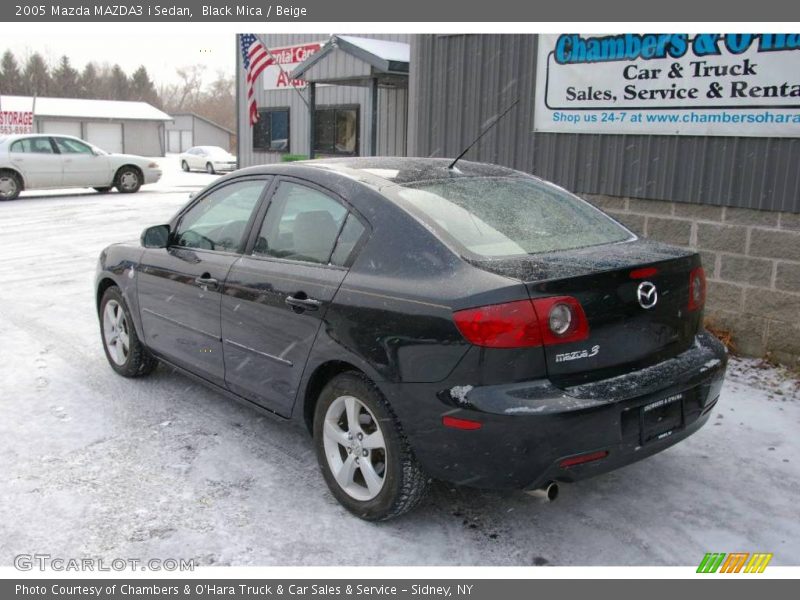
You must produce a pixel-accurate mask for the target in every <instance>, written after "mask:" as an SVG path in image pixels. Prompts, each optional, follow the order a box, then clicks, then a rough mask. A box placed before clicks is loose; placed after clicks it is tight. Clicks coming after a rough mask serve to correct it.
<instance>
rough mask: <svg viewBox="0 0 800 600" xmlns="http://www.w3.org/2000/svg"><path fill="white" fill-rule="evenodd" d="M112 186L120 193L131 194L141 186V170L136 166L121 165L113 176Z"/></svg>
mask: <svg viewBox="0 0 800 600" xmlns="http://www.w3.org/2000/svg"><path fill="white" fill-rule="evenodd" d="M114 187H116V188H117V191H118V192H119V193H120V194H133V193H134V192H138V191H139V188H140V187H142V172H141V171H139V169H137V168H136V167H122V168H121V169H120V170H119V171H117V176H116V177H115V178H114Z"/></svg>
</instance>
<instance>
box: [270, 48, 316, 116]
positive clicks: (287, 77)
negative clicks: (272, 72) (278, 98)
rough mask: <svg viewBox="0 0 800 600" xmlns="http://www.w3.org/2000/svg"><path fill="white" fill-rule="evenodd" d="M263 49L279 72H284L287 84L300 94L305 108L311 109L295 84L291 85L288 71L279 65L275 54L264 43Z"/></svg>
mask: <svg viewBox="0 0 800 600" xmlns="http://www.w3.org/2000/svg"><path fill="white" fill-rule="evenodd" d="M264 50H266V51H267V55H268V56H269V57H270V58H271V59H272V60H273V61H274V62H275V64H276V65H278V68H279V69H280V70H281V73H283V74H284V76H285V77H286V80H287V81H288V82H289V85H290V86H291V87H292V89H293V90H294V91H295V92H297V95H298V96H300V100H302V101H303V104H305V105H306V108H307V109H309V110H311V106H310V105H309V104H308V101H307V100H306V99H305V98H303V94H301V93H300V90H298V89H297V87H296V86H294V85H292V80H291V79H290V78H289V75H288V73H286V71H285V70H284V69H283V66H282V65H281V63H279V62H278V60H277V59H276V58H275V56H274V55H273V54H272V51H271V50H270V49H269V48H267V45H266V44H264Z"/></svg>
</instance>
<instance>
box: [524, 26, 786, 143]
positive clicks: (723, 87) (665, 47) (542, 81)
mask: <svg viewBox="0 0 800 600" xmlns="http://www.w3.org/2000/svg"><path fill="white" fill-rule="evenodd" d="M534 127H535V129H536V131H552V132H560V133H605V134H614V133H617V134H625V133H639V134H645V135H722V136H756V137H800V34H729V35H724V34H697V35H693V36H692V35H689V34H680V33H678V34H646V35H641V34H619V35H608V36H591V35H579V34H563V35H541V36H540V38H539V53H538V57H537V73H536V107H535V113H534Z"/></svg>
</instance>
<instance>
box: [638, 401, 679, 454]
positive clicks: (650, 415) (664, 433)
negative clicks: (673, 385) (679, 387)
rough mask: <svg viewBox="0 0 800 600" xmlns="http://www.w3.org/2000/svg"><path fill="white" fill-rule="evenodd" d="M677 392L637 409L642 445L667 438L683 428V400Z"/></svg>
mask: <svg viewBox="0 0 800 600" xmlns="http://www.w3.org/2000/svg"><path fill="white" fill-rule="evenodd" d="M684 397H685V394H684V393H683V392H679V393H677V394H671V395H669V396H667V397H665V398H661V399H659V400H656V401H654V402H650V403H649V404H645V405H644V406H642V407H641V409H639V424H640V429H639V430H640V432H641V443H642V445H644V444H647V443H649V442H654V441H657V440H663V439H664V438H667V437H669V436H670V435H672V434H673V433H674V432H675V431H677V430H679V429H681V428H682V427H683V423H684V420H683V400H684Z"/></svg>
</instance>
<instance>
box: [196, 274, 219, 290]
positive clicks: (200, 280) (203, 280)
mask: <svg viewBox="0 0 800 600" xmlns="http://www.w3.org/2000/svg"><path fill="white" fill-rule="evenodd" d="M194 282H195V283H196V284H197V285H199V286H200V287H209V288H215V287H217V286H218V285H219V281H218V280H216V279H214V278H213V277H211V276H209V275H208V273H203V274H202V275H201V276H200V277H195V279H194Z"/></svg>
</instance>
